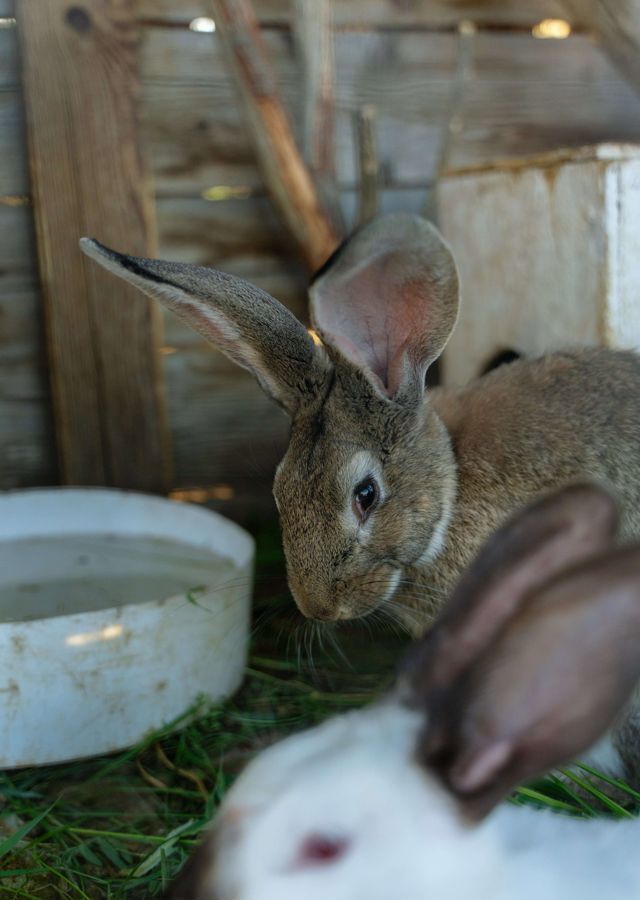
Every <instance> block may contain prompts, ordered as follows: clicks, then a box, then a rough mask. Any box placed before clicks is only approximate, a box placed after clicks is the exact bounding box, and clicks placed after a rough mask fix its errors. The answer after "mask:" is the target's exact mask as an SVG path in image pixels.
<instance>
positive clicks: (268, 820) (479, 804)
mask: <svg viewBox="0 0 640 900" xmlns="http://www.w3.org/2000/svg"><path fill="white" fill-rule="evenodd" d="M614 522H615V513H614V505H613V502H612V500H611V499H610V497H609V496H608V495H607V494H606V493H605V492H604V491H602V490H601V489H599V488H595V487H588V486H574V487H572V488H568V489H566V490H564V491H562V492H560V493H558V494H556V495H553V496H552V497H550V498H548V499H544V500H542V501H539V502H538V503H537V504H536V505H534V506H532V507H530V508H528V509H527V510H526V511H525V512H523V513H522V514H520V515H518V516H517V517H516V518H514V519H513V520H512V521H511V522H509V523H508V524H507V525H506V526H504V527H503V528H502V529H501V530H500V531H499V532H498V533H497V534H496V535H494V537H492V538H491V539H490V540H489V542H488V543H487V544H486V545H485V546H484V548H483V549H482V551H481V552H480V554H479V556H478V557H477V559H476V560H475V562H474V563H473V564H472V565H471V567H470V568H469V569H468V570H467V572H466V573H465V575H464V576H463V578H462V580H461V581H460V582H459V584H458V586H457V588H456V590H455V592H454V594H453V596H452V598H451V601H450V604H449V605H448V607H447V609H446V611H445V612H444V614H443V615H441V617H440V618H439V620H438V622H437V623H436V625H435V626H434V628H433V629H432V630H431V631H430V632H429V634H428V635H427V636H426V637H425V638H423V639H422V640H421V641H419V642H418V643H416V644H415V645H414V646H413V648H412V650H411V652H410V653H409V656H408V658H407V660H406V662H405V664H404V665H403V668H402V671H401V675H400V678H399V681H398V684H397V686H396V689H395V691H394V692H393V694H391V695H390V696H388V697H386V698H384V699H383V700H382V701H380V702H378V703H375V704H373V705H371V706H369V707H367V708H365V709H364V710H361V711H358V712H352V713H349V714H348V715H345V716H342V717H339V718H334V719H331V720H329V721H327V722H326V723H325V724H323V725H321V726H320V727H317V728H314V729H313V730H311V731H308V732H306V733H303V734H301V735H297V736H294V737H291V738H288V739H287V740H285V741H283V742H281V743H279V744H276V745H274V746H273V747H272V748H270V749H269V750H267V751H266V752H264V753H262V754H261V755H259V756H258V757H257V758H256V759H255V760H254V761H253V762H252V763H251V764H250V765H249V767H248V768H247V769H246V770H245V772H244V773H243V774H242V775H241V776H240V778H239V779H238V781H237V782H236V784H235V785H234V786H233V787H232V789H231V790H230V792H229V794H228V795H227V797H226V798H225V801H224V803H223V806H222V808H221V811H220V813H219V814H218V817H217V819H216V821H215V823H214V825H213V829H212V830H211V832H210V833H209V835H208V837H207V838H206V839H205V841H204V843H203V844H202V846H201V847H200V848H199V850H198V851H197V852H196V854H195V855H194V857H193V858H192V859H191V860H190V861H189V862H188V863H187V865H186V867H185V869H184V870H183V872H182V873H181V875H180V876H179V877H178V879H177V881H176V883H175V884H174V886H173V888H172V889H171V891H170V894H169V897H170V898H171V900H396V898H397V900H556V898H558V900H560V898H562V900H567V898H569V900H630V898H632V897H640V849H639V848H640V819H636V820H624V821H613V820H604V819H600V820H593V821H584V820H581V819H575V818H570V817H567V816H562V815H559V814H554V813H550V812H548V811H545V812H543V811H538V810H534V809H531V808H524V807H520V806H515V805H509V804H501V803H500V801H501V800H502V799H503V798H504V797H505V796H506V795H507V794H508V793H509V792H510V791H511V790H512V789H513V788H514V787H515V786H516V785H517V784H519V783H521V781H523V780H526V779H529V778H531V777H533V776H535V775H538V774H540V773H542V772H543V771H545V770H547V769H548V768H549V767H551V766H553V765H556V764H560V763H562V762H566V761H567V760H569V759H571V758H573V757H575V755H576V754H578V753H581V752H582V751H584V750H585V749H586V748H587V747H589V746H590V745H591V744H593V742H594V741H595V740H596V739H597V738H598V737H599V735H600V734H601V733H602V732H603V731H604V730H605V729H606V728H607V727H608V726H609V725H610V724H611V721H612V720H613V718H614V716H615V715H616V714H617V713H618V712H619V711H620V710H621V708H622V707H623V705H624V703H625V702H626V701H627V699H628V697H629V695H630V693H631V691H632V689H633V685H634V684H635V682H636V681H637V679H638V677H639V676H640V653H639V652H638V647H639V646H640V547H639V546H633V547H627V548H624V549H613V548H612V545H611V542H612V538H613V524H614Z"/></svg>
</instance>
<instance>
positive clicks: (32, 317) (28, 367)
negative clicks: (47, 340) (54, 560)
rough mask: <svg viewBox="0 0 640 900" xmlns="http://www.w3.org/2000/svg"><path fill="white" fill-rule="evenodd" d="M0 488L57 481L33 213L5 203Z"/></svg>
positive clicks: (0, 224)
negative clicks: (36, 265) (36, 266)
mask: <svg viewBox="0 0 640 900" xmlns="http://www.w3.org/2000/svg"><path fill="white" fill-rule="evenodd" d="M0 235H1V236H2V240H0V489H3V490H6V489H8V488H15V487H29V486H32V485H38V484H53V483H54V482H55V481H56V478H57V474H56V465H55V452H54V443H53V428H52V418H51V398H50V394H49V385H48V382H47V375H46V363H45V354H44V338H43V326H42V309H41V305H40V295H39V289H38V283H37V275H36V268H35V240H34V235H33V222H32V217H31V210H30V209H29V208H28V207H25V206H6V205H4V204H0Z"/></svg>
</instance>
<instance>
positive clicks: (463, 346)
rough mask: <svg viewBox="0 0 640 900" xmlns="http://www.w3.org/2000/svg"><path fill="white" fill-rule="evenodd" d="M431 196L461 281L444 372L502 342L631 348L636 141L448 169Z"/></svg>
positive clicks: (635, 304)
mask: <svg viewBox="0 0 640 900" xmlns="http://www.w3.org/2000/svg"><path fill="white" fill-rule="evenodd" d="M438 200H439V210H440V222H441V226H442V229H443V231H444V234H445V236H446V237H447V239H448V240H449V242H450V244H451V246H452V248H453V251H454V254H455V256H456V259H457V261H458V266H459V268H460V275H461V284H462V306H461V313H460V318H459V320H458V324H457V326H456V328H455V331H454V334H453V336H452V338H451V341H450V342H449V345H448V346H447V350H446V352H445V355H444V359H443V368H442V371H443V377H444V380H445V382H446V383H449V384H464V383H465V382H466V381H468V380H469V379H470V378H473V377H474V376H476V375H478V374H479V373H480V372H482V371H483V369H484V368H485V367H486V365H487V364H488V363H490V362H491V360H492V359H494V358H495V357H496V356H497V355H498V354H500V353H501V352H504V351H516V352H518V353H521V354H525V355H537V354H541V353H543V352H545V351H547V350H552V349H558V348H562V347H567V346H573V345H583V346H584V345H588V346H598V345H600V346H606V347H627V348H629V347H637V348H640V302H639V298H640V146H639V147H634V146H630V145H621V144H602V145H599V146H595V147H586V148H583V149H581V150H574V151H562V152H557V153H551V154H546V155H543V156H538V157H535V158H531V159H523V160H518V161H510V162H504V163H501V164H496V165H493V166H489V167H486V168H481V169H471V170H461V171H457V172H451V173H449V174H448V175H447V177H446V178H445V179H444V180H443V181H442V184H441V186H440V188H439V191H438Z"/></svg>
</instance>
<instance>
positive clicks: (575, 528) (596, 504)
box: [401, 484, 618, 706]
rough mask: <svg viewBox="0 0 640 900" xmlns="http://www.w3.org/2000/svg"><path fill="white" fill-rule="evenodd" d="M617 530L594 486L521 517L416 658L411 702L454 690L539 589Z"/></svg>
mask: <svg viewBox="0 0 640 900" xmlns="http://www.w3.org/2000/svg"><path fill="white" fill-rule="evenodd" d="M617 525H618V513H617V508H616V504H615V502H614V500H613V498H612V497H611V496H610V494H608V493H607V492H606V491H605V490H604V488H600V487H597V486H596V485H592V484H574V485H571V486H569V487H566V488H564V489H563V490H561V491H558V492H556V493H554V494H550V495H548V496H546V497H543V498H541V499H540V500H538V501H537V502H535V503H533V504H531V505H530V506H527V507H525V508H524V509H523V510H521V511H520V512H518V513H516V514H515V515H514V516H513V517H512V518H511V519H509V520H508V521H507V522H506V524H505V525H503V526H502V527H501V528H499V529H498V530H497V531H496V532H494V534H493V535H492V536H491V537H490V538H489V540H488V541H487V542H486V543H485V544H484V546H483V547H482V548H481V550H480V552H479V553H478V555H477V557H476V558H475V560H474V561H473V562H472V563H471V565H470V566H469V567H468V569H467V570H466V571H465V572H464V574H463V575H462V577H461V579H460V581H459V582H458V584H457V586H456V588H455V589H454V591H453V594H452V596H451V598H450V600H449V602H448V603H447V605H446V607H445V608H444V610H443V612H442V613H441V615H440V617H439V618H438V620H437V622H436V623H435V625H434V626H433V628H431V629H430V630H429V631H428V632H427V633H426V634H425V636H424V637H423V638H422V639H421V640H420V641H418V642H417V643H416V644H415V645H414V646H413V648H412V650H411V651H410V653H409V654H408V656H407V658H406V661H405V664H404V666H403V669H402V681H401V685H402V689H403V691H404V693H405V695H406V697H407V700H408V702H410V703H411V704H412V705H416V706H424V705H425V704H428V702H429V698H430V697H431V695H432V694H438V693H439V692H441V691H444V690H447V689H448V688H449V687H450V686H452V685H454V684H455V682H456V680H457V679H458V678H460V677H463V676H464V674H465V672H466V671H467V670H468V669H469V667H470V666H472V665H473V664H474V663H475V662H476V661H477V660H478V659H480V658H481V657H482V656H483V655H484V654H485V652H486V651H487V650H488V649H489V648H490V647H491V645H492V643H493V642H494V641H495V639H496V637H497V636H498V634H499V633H500V632H501V631H502V629H504V628H505V627H506V625H507V624H508V623H509V621H510V620H511V619H513V618H514V617H515V616H516V615H517V614H518V613H519V611H520V610H521V609H522V608H523V607H524V606H525V605H526V604H527V603H528V601H529V598H530V596H531V595H532V593H533V592H534V591H535V590H536V589H537V588H539V587H540V586H541V585H542V584H545V583H547V582H549V581H551V580H552V579H553V578H554V577H555V576H556V575H557V574H558V573H559V572H561V571H563V570H565V569H568V568H570V567H571V566H575V565H576V564H578V563H580V562H581V561H583V560H586V559H589V558H590V557H592V556H595V555H597V554H598V553H600V552H602V551H603V550H605V549H606V548H607V547H609V546H611V544H612V542H613V540H614V537H615V534H616V530H617Z"/></svg>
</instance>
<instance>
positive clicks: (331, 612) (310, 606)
mask: <svg viewBox="0 0 640 900" xmlns="http://www.w3.org/2000/svg"><path fill="white" fill-rule="evenodd" d="M289 586H290V588H291V593H292V594H293V599H294V600H295V601H296V606H297V607H298V609H299V610H300V612H301V613H302V615H303V616H304V617H305V618H307V619H315V621H316V622H330V621H331V620H332V619H339V618H340V613H339V612H338V609H337V607H336V606H335V605H332V604H329V603H326V602H323V601H322V600H320V599H318V597H316V596H314V595H313V594H308V593H307V592H306V591H304V590H299V589H297V585H295V582H293V579H290V584H289Z"/></svg>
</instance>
